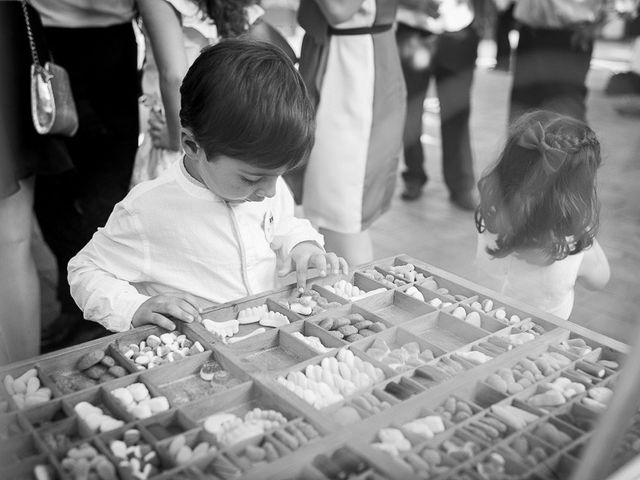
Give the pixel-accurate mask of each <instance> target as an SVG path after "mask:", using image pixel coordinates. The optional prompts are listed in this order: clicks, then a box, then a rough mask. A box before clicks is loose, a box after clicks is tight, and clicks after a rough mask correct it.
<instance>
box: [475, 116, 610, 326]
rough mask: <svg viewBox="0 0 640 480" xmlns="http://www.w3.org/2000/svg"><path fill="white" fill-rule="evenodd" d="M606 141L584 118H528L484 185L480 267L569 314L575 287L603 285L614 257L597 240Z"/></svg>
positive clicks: (507, 289) (527, 297)
mask: <svg viewBox="0 0 640 480" xmlns="http://www.w3.org/2000/svg"><path fill="white" fill-rule="evenodd" d="M600 164H601V158H600V144H599V142H598V139H597V138H596V135H595V133H594V132H593V130H591V129H590V128H589V127H588V126H587V125H586V124H585V123H583V122H581V121H579V120H575V119H573V118H570V117H566V116H563V115H559V114H556V113H552V112H549V111H536V112H532V113H529V114H526V115H524V116H522V117H521V118H520V119H519V120H518V121H517V122H516V123H515V124H514V125H513V126H512V129H511V132H510V135H509V139H508V140H507V144H506V146H505V148H504V151H503V152H502V154H501V156H500V158H499V159H498V162H497V164H496V165H495V166H494V167H493V168H492V169H491V170H490V171H489V172H488V173H486V174H485V175H484V176H483V178H482V179H481V180H480V181H479V182H478V189H479V191H480V197H481V200H480V206H479V207H478V209H477V210H476V228H477V229H478V232H479V236H478V248H477V253H476V259H477V262H478V265H479V266H480V267H481V268H483V269H484V270H485V271H486V272H487V273H488V274H489V275H491V276H493V277H494V278H495V279H496V280H497V281H498V282H499V288H500V290H501V291H502V292H503V293H505V294H506V295H509V296H510V297H512V298H515V299H518V300H521V301H523V302H526V303H528V304H530V305H533V306H535V307H537V308H539V309H541V310H544V311H546V312H549V313H552V314H554V315H557V316H559V317H561V318H564V319H567V318H568V317H569V315H570V314H571V310H572V308H573V299H574V285H575V283H576V280H578V281H580V282H581V283H582V284H583V285H584V286H586V287H587V288H589V289H601V288H604V286H605V285H606V284H607V282H608V281H609V276H610V271H609V262H608V261H607V258H606V256H605V254H604V253H603V251H602V248H600V245H599V244H598V242H597V240H596V239H595V236H596V233H597V231H598V214H599V202H598V197H597V193H596V171H597V169H598V167H599V166H600Z"/></svg>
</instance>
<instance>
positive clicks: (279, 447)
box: [237, 421, 319, 471]
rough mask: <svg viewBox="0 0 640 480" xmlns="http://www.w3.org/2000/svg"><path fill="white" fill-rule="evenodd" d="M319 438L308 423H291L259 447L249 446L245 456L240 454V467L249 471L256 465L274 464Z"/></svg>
mask: <svg viewBox="0 0 640 480" xmlns="http://www.w3.org/2000/svg"><path fill="white" fill-rule="evenodd" d="M318 436H319V435H318V432H317V431H316V429H315V428H313V426H312V425H310V424H309V423H307V422H304V421H300V422H297V423H290V424H288V425H287V426H286V427H285V428H282V429H277V430H275V431H274V432H273V433H272V434H271V436H270V437H267V438H264V439H263V440H262V441H261V442H260V443H259V444H258V445H248V446H247V448H245V450H244V455H242V454H240V455H238V456H237V458H238V460H239V462H240V467H241V468H242V469H243V470H244V471H247V470H250V469H251V468H253V467H254V465H255V464H258V463H261V462H274V461H276V460H278V459H279V458H282V457H284V456H285V455H288V454H289V453H291V452H293V451H295V450H297V449H298V448H300V447H302V446H303V445H306V444H307V443H309V442H310V441H311V440H313V439H314V438H317V437H318ZM271 437H272V438H271Z"/></svg>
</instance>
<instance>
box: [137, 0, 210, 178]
mask: <svg viewBox="0 0 640 480" xmlns="http://www.w3.org/2000/svg"><path fill="white" fill-rule="evenodd" d="M164 1H166V2H168V3H169V4H170V5H171V6H172V7H173V8H174V9H175V10H176V12H177V13H178V14H179V15H180V19H181V20H180V21H181V24H182V38H183V41H184V49H185V52H186V57H187V62H188V64H189V65H191V64H192V63H193V62H194V61H195V59H196V58H197V56H198V54H199V53H200V50H201V49H202V48H203V47H205V46H207V45H211V44H213V43H216V42H217V41H218V32H217V29H216V26H215V25H214V24H213V22H212V21H210V20H208V19H207V18H206V17H205V16H204V15H203V13H202V12H201V10H200V8H199V7H198V6H197V5H196V4H195V3H193V2H190V1H189V0H164ZM143 32H144V36H145V44H146V45H147V48H146V51H145V61H144V67H143V69H142V73H143V75H142V93H143V96H142V98H141V103H140V131H141V132H142V133H143V135H144V139H143V142H142V144H141V145H140V147H139V148H138V152H137V153H136V160H135V165H134V167H133V175H132V178H131V185H132V186H133V185H136V184H138V183H140V182H143V181H145V180H151V179H154V178H156V177H158V176H159V175H160V174H161V173H162V172H163V171H165V170H166V169H167V167H168V166H169V165H171V164H173V163H175V162H176V161H177V160H179V159H180V158H182V155H183V153H182V152H181V151H178V152H174V151H170V150H164V149H161V148H155V147H154V146H153V145H152V144H151V135H149V122H148V120H149V116H150V113H151V110H154V109H156V110H158V111H163V108H162V96H161V94H160V80H159V74H158V66H157V64H156V61H155V58H154V57H153V51H152V50H151V47H150V45H151V42H150V40H149V35H148V34H147V32H146V31H145V30H144V25H143Z"/></svg>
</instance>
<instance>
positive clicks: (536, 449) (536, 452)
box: [510, 436, 551, 468]
mask: <svg viewBox="0 0 640 480" xmlns="http://www.w3.org/2000/svg"><path fill="white" fill-rule="evenodd" d="M510 447H511V449H512V450H513V451H514V452H516V453H517V454H518V455H520V459H519V460H520V462H521V463H522V464H524V465H526V466H528V467H529V468H533V467H535V466H537V465H538V464H539V463H540V462H542V461H544V459H546V458H547V457H548V456H549V455H550V454H551V452H549V451H547V450H545V449H544V448H543V447H542V446H540V445H539V444H534V443H532V442H530V441H529V440H528V439H527V438H526V437H524V436H520V437H518V438H516V439H514V440H513V442H511V445H510Z"/></svg>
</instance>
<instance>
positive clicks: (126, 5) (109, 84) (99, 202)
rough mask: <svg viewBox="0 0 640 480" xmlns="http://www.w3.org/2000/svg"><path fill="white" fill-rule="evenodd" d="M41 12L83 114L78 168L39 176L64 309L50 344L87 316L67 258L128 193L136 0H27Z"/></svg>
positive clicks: (75, 155) (74, 148) (48, 336)
mask: <svg viewBox="0 0 640 480" xmlns="http://www.w3.org/2000/svg"><path fill="white" fill-rule="evenodd" d="M30 2H31V4H32V5H33V6H34V7H35V8H36V9H37V10H38V11H39V12H40V15H41V16H42V21H43V23H44V26H45V33H46V37H47V41H48V44H49V48H50V50H51V52H52V54H53V57H54V59H55V61H56V63H58V64H60V65H62V66H63V67H64V68H66V70H67V71H68V73H69V78H70V80H71V88H72V91H73V94H74V98H75V102H76V107H77V109H78V116H79V123H80V125H79V129H78V132H77V133H76V135H75V136H74V137H73V138H71V139H68V140H67V141H66V144H67V147H68V149H69V152H70V154H71V158H72V160H73V163H74V166H75V169H74V170H73V171H71V172H68V173H64V174H60V175H54V176H38V178H37V181H36V189H35V211H36V214H37V217H38V220H39V222H40V226H41V228H42V233H43V235H44V238H45V240H46V242H47V243H48V244H49V246H50V247H51V250H52V251H53V252H54V254H55V256H56V259H57V262H58V269H59V282H58V298H59V300H60V303H61V309H62V313H61V316H60V318H59V319H58V321H55V322H54V323H53V324H52V325H51V327H50V328H49V330H48V331H47V332H44V335H43V344H44V345H49V346H53V345H54V344H55V343H56V342H59V341H61V340H62V339H64V338H65V336H66V334H68V333H69V332H70V331H71V330H72V329H73V328H74V327H75V326H77V325H78V324H79V322H80V320H82V316H81V313H80V310H79V309H78V308H77V307H76V305H75V302H74V301H73V299H72V298H71V295H70V292H69V285H68V282H67V274H66V270H67V263H68V261H69V259H70V258H71V257H73V256H74V255H75V254H76V253H77V252H78V251H79V250H80V249H81V248H82V247H83V246H84V245H85V244H86V243H87V242H88V241H89V239H90V238H91V236H92V235H93V233H94V232H95V231H96V229H97V228H98V227H101V226H103V225H104V224H105V222H106V220H107V218H108V216H109V214H110V213H111V211H112V210H113V207H114V205H115V204H116V203H117V202H118V201H120V200H121V199H122V198H123V197H124V196H125V195H126V193H127V191H128V188H129V181H130V178H131V171H132V167H133V160H134V156H135V153H136V149H137V143H138V91H139V82H138V73H137V45H136V41H135V36H134V31H133V25H132V20H133V18H134V16H135V5H134V0H110V1H104V2H96V1H90V0H30Z"/></svg>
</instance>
